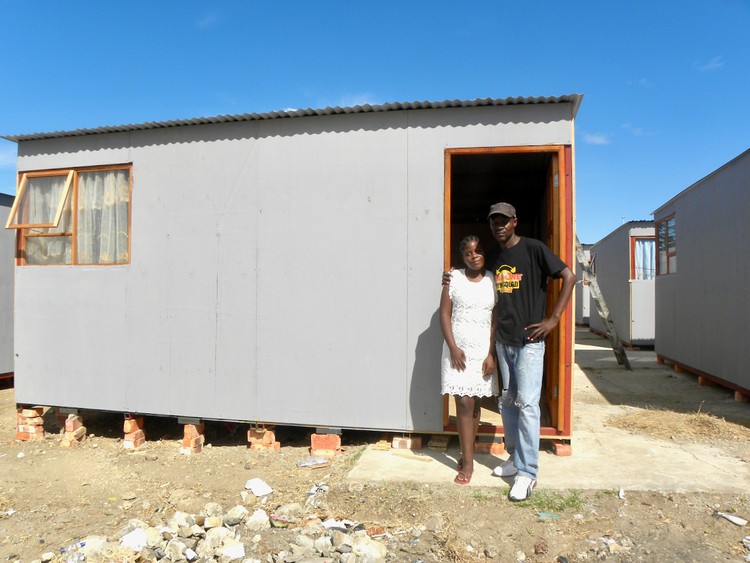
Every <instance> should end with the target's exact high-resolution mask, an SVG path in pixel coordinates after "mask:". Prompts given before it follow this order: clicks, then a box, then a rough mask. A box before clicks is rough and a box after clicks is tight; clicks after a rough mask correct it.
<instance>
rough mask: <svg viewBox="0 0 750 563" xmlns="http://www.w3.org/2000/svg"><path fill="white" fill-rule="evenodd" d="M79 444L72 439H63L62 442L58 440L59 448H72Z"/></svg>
mask: <svg viewBox="0 0 750 563" xmlns="http://www.w3.org/2000/svg"><path fill="white" fill-rule="evenodd" d="M80 443H81V442H79V441H78V440H75V439H73V438H63V439H62V440H60V447H61V448H74V447H76V446H78V445H79V444H80Z"/></svg>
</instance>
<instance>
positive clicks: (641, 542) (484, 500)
mask: <svg viewBox="0 0 750 563" xmlns="http://www.w3.org/2000/svg"><path fill="white" fill-rule="evenodd" d="M599 376H600V377H601V373H600V374H599ZM4 387H5V388H0V561H24V562H27V561H34V560H41V558H42V554H44V553H49V552H52V553H54V554H55V557H54V559H53V561H64V560H65V559H64V557H63V556H62V555H60V549H61V548H65V547H66V546H69V545H71V544H73V543H75V542H78V541H80V540H83V539H85V538H86V537H87V536H90V535H106V536H108V537H109V538H111V539H117V536H118V533H119V532H120V531H121V530H122V529H123V527H124V526H126V525H127V523H128V522H129V521H130V520H131V519H139V520H142V521H144V522H146V523H148V524H149V525H152V526H155V525H158V524H161V523H165V522H167V521H168V520H169V519H170V518H171V517H172V515H174V514H175V512H176V511H183V512H187V513H190V514H198V513H200V512H201V511H202V510H203V509H204V508H205V506H206V505H207V503H211V502H213V503H218V504H220V505H221V506H222V507H223V509H224V510H229V509H231V508H232V507H234V506H235V505H238V504H244V505H245V506H246V508H247V509H248V510H249V511H250V512H251V513H252V512H253V511H254V510H255V509H257V508H259V507H264V509H265V510H267V511H269V512H272V511H273V510H274V509H275V508H276V507H278V506H279V505H283V504H286V503H301V504H304V503H305V500H306V499H307V498H308V491H310V490H311V488H313V487H314V486H315V485H316V484H320V483H325V484H326V485H327V486H328V487H329V489H328V490H327V492H325V493H323V498H322V502H321V503H320V504H319V505H318V506H317V508H315V509H310V510H309V512H310V513H311V514H312V513H315V515H317V516H318V517H320V518H321V519H322V520H325V519H326V518H330V517H332V518H335V519H337V520H343V519H346V520H350V521H352V522H354V523H359V524H362V525H363V526H364V527H365V529H367V530H368V533H369V534H370V535H371V536H373V537H375V538H376V539H377V541H380V542H382V543H383V544H384V545H385V546H386V547H387V550H388V555H387V556H386V560H388V561H408V562H418V561H479V560H495V561H523V560H525V561H529V562H535V561H540V562H541V561H544V562H551V561H561V562H562V561H599V560H606V561H659V562H662V561H664V562H671V561H681V562H682V561H746V560H750V559H746V557H747V556H748V554H750V547H746V546H745V545H743V538H746V537H747V536H750V525H746V526H744V527H741V526H737V525H735V524H733V523H731V522H730V521H728V520H727V519H725V518H722V517H718V516H716V515H714V513H715V512H716V511H722V512H724V513H728V514H731V515H738V516H743V517H745V518H748V519H750V488H749V490H748V493H747V494H743V495H737V494H720V493H717V494H710V493H689V494H688V493H662V492H656V491H646V492H637V491H628V492H627V494H625V495H622V496H624V498H621V495H620V494H619V492H618V491H616V490H611V491H601V490H587V489H586V488H585V483H582V484H581V488H580V489H577V490H569V491H549V490H544V489H538V490H537V492H536V493H535V494H534V496H533V497H532V500H531V501H528V502H525V503H517V504H514V503H510V502H509V501H508V500H507V498H506V495H507V492H508V489H507V487H500V488H498V487H494V488H482V487H472V486H470V487H460V486H457V485H454V484H452V483H450V482H449V483H445V484H434V483H433V484H424V483H412V482H396V483H394V482H385V481H383V482H371V483H364V484H362V483H353V482H351V481H348V480H347V478H346V475H347V473H348V471H349V470H350V469H351V468H352V467H353V465H354V464H355V463H356V461H357V459H358V457H359V455H361V453H362V451H363V449H364V448H366V447H368V445H370V444H373V443H375V442H376V441H377V440H378V439H379V438H381V436H380V435H377V434H373V433H365V432H347V431H345V432H344V435H343V437H342V440H343V445H344V451H343V453H342V454H341V455H339V456H337V457H336V458H335V459H334V460H333V461H332V463H331V464H330V465H329V466H327V467H323V468H317V469H309V468H301V467H298V465H297V464H298V462H299V461H300V460H303V459H305V458H306V457H307V456H308V455H309V452H308V447H309V434H310V430H309V429H304V428H289V427H285V428H278V429H277V438H278V439H279V440H280V441H281V442H282V444H283V447H282V449H281V452H280V453H266V452H258V451H251V450H249V449H248V448H247V447H246V446H247V443H246V435H245V432H246V429H247V427H246V426H239V427H235V426H231V425H224V424H221V423H207V427H206V437H207V441H208V443H210V446H208V447H206V448H205V449H204V451H203V452H202V453H201V454H199V455H194V456H184V455H180V454H179V451H178V450H179V446H180V440H181V437H182V435H181V433H182V427H181V426H180V425H178V424H177V421H176V420H173V419H162V418H147V419H146V423H145V428H146V432H147V437H148V442H147V443H146V445H145V446H144V447H142V448H141V449H139V450H137V451H128V450H125V449H123V443H122V415H121V414H109V413H93V412H91V413H88V412H85V411H84V412H83V413H81V414H82V416H83V421H84V423H85V425H86V427H87V429H88V438H87V439H86V440H85V441H84V442H83V443H82V444H81V445H80V446H79V447H77V448H74V449H65V448H61V447H60V446H59V438H60V437H59V435H58V431H59V429H58V428H57V426H56V422H55V418H54V416H52V413H51V412H50V413H48V414H47V415H46V416H45V428H46V430H47V431H48V433H47V436H46V438H45V439H44V440H43V441H38V442H18V441H16V440H15V439H14V438H15V429H16V428H15V423H16V421H15V416H16V410H15V399H14V394H13V388H12V387H9V386H8V385H7V384H6V385H5V386H4ZM696 417H698V418H696ZM609 424H615V425H618V426H619V427H621V428H625V429H632V431H633V432H639V433H644V432H647V433H649V434H650V435H652V436H654V437H656V438H660V439H664V440H673V439H675V437H676V436H677V437H681V438H683V439H688V440H691V441H698V442H701V441H705V442H706V443H710V444H711V445H712V446H714V447H719V448H721V449H722V451H725V452H726V454H727V455H732V456H735V457H737V458H738V459H741V460H743V461H745V462H750V428H749V427H750V424H748V420H745V421H728V420H724V419H723V418H721V417H718V416H715V415H713V414H711V413H705V412H703V413H679V412H668V411H658V410H653V409H648V408H644V409H642V410H641V411H640V412H639V413H638V414H637V415H635V416H627V417H622V416H620V417H613V419H612V420H610V421H609ZM254 477H258V478H261V479H262V480H264V481H265V482H266V483H268V485H270V486H271V487H272V488H273V493H272V495H270V496H269V497H268V498H267V500H266V501H265V503H264V504H261V500H258V499H256V498H255V497H253V496H252V495H250V498H248V495H247V493H245V495H244V497H245V498H244V500H243V497H242V495H241V493H243V491H245V487H244V486H245V483H246V482H247V481H248V480H249V479H251V478H254ZM311 514H310V515H311ZM293 534H294V531H293V530H291V529H289V528H270V529H267V530H263V531H262V532H260V533H259V534H258V535H255V536H254V537H253V538H252V541H251V538H250V536H248V537H244V536H243V541H245V543H246V558H247V560H260V561H269V562H273V561H277V560H282V559H279V557H278V554H279V553H280V552H283V551H286V552H288V551H289V549H288V547H289V544H290V543H292V542H293V541H294V536H293ZM747 541H750V538H748V540H747ZM120 560H122V559H120ZM130 560H133V559H130ZM286 560H287V561H291V560H295V559H294V558H288V559H286ZM315 560H321V561H323V560H327V561H330V560H331V559H315Z"/></svg>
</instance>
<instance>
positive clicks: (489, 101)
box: [2, 94, 583, 143]
mask: <svg viewBox="0 0 750 563" xmlns="http://www.w3.org/2000/svg"><path fill="white" fill-rule="evenodd" d="M582 99H583V95H582V94H569V95H566V96H556V97H536V98H477V99H475V100H444V101H442V102H426V101H425V102H396V103H389V104H381V105H374V106H373V105H369V104H365V105H361V106H352V107H339V106H336V107H327V108H323V109H311V108H308V109H298V110H286V111H272V112H268V113H243V114H240V115H218V116H215V117H196V118H193V119H177V120H173V121H149V122H146V123H138V124H132V125H115V126H107V127H97V128H94V129H76V130H74V131H54V132H51V133H29V134H25V135H8V136H4V137H2V138H3V139H6V140H8V141H14V142H16V143H17V142H19V141H36V140H40V139H55V138H59V137H80V136H83V135H101V134H104V133H122V132H125V131H142V130H144V129H162V128H167V127H184V126H188V125H205V124H213V123H231V122H234V121H263V120H267V119H281V118H289V117H308V116H314V115H338V114H345V113H376V112H385V111H402V110H420V109H443V108H467V107H480V106H511V105H522V104H572V105H573V117H575V115H576V113H577V112H578V107H579V106H580V104H581V100H582Z"/></svg>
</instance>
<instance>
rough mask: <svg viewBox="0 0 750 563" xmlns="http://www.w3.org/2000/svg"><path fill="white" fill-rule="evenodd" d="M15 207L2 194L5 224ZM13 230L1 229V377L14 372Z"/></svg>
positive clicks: (0, 201)
mask: <svg viewBox="0 0 750 563" xmlns="http://www.w3.org/2000/svg"><path fill="white" fill-rule="evenodd" d="M12 207H13V196H11V195H8V194H0V221H2V222H3V224H5V221H6V220H7V219H8V215H9V214H10V210H11V208H12ZM13 235H14V233H13V231H6V230H5V229H3V230H2V231H0V378H2V377H6V376H8V375H10V374H12V373H13V263H14V257H15V254H16V238H15V236H13Z"/></svg>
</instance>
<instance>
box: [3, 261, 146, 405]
mask: <svg viewBox="0 0 750 563" xmlns="http://www.w3.org/2000/svg"><path fill="white" fill-rule="evenodd" d="M126 278H127V269H126V268H124V267H121V266H113V267H107V268H99V267H79V268H72V267H69V266H50V267H39V266H30V267H24V268H17V269H16V280H17V285H16V303H17V304H20V305H22V306H20V308H19V310H20V311H21V314H19V315H17V317H16V354H17V357H16V372H17V377H16V381H15V389H16V401H17V402H19V403H33V404H41V405H56V406H71V407H81V408H98V409H103V410H107V409H114V410H123V404H124V402H125V401H126V398H127V392H126V390H127V388H128V383H132V381H129V379H128V376H129V375H130V374H129V373H128V370H127V364H128V356H129V352H130V344H131V342H130V339H129V334H128V333H127V331H126V330H125V323H124V319H125V317H126V315H127V299H126V283H125V279H126ZM105 288H106V290H105ZM105 291H106V295H105V294H104V292H105ZM133 391H136V389H133Z"/></svg>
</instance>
